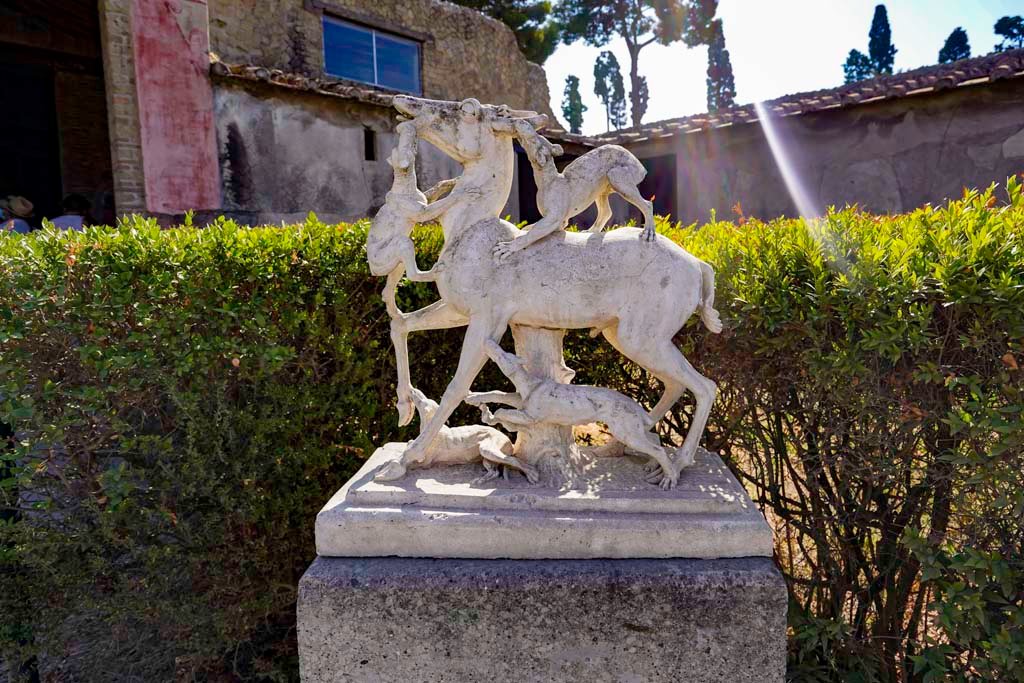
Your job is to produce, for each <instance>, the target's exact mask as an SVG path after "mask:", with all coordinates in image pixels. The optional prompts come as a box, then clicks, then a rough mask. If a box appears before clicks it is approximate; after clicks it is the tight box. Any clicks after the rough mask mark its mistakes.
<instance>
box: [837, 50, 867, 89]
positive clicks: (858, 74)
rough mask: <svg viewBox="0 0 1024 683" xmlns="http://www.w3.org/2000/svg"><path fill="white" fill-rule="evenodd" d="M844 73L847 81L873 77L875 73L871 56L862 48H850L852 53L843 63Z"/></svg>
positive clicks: (852, 81)
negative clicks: (862, 50) (861, 49)
mask: <svg viewBox="0 0 1024 683" xmlns="http://www.w3.org/2000/svg"><path fill="white" fill-rule="evenodd" d="M843 74H844V75H845V77H846V78H845V82H846V83H856V82H857V81H863V80H864V79H866V78H871V77H872V76H873V75H874V69H873V68H872V66H871V58H870V57H868V56H867V55H866V54H864V53H863V52H861V51H860V50H850V54H849V55H848V56H847V57H846V63H845V64H843Z"/></svg>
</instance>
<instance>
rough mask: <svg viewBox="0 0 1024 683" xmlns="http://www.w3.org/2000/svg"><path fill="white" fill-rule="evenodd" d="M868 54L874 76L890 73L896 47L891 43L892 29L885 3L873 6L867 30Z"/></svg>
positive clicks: (894, 59)
mask: <svg viewBox="0 0 1024 683" xmlns="http://www.w3.org/2000/svg"><path fill="white" fill-rule="evenodd" d="M868 56H869V57H871V66H872V67H873V68H874V71H875V75H876V76H878V75H880V74H891V73H892V67H893V63H895V61H896V47H895V46H894V45H893V44H892V29H890V28H889V13H888V12H886V10H885V5H877V6H876V7H875V16H874V18H873V19H872V20H871V31H869V32H868Z"/></svg>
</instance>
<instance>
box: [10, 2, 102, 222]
mask: <svg viewBox="0 0 1024 683" xmlns="http://www.w3.org/2000/svg"><path fill="white" fill-rule="evenodd" d="M0 78H2V79H3V80H2V81H0V82H2V83H3V84H4V101H3V104H2V105H0V195H2V196H7V195H12V194H13V195H19V196H23V197H25V198H26V199H28V200H29V201H30V202H32V204H33V205H34V207H35V211H34V213H35V217H34V218H33V219H31V220H30V221H29V223H31V224H34V225H35V226H36V227H38V226H39V225H40V223H41V221H42V219H43V218H54V217H56V216H58V215H60V214H61V203H62V200H63V198H64V197H65V196H66V195H68V194H71V193H77V194H81V195H83V196H85V198H86V199H88V200H89V202H90V203H91V204H92V211H91V212H90V213H91V216H90V219H91V220H92V221H94V222H109V221H110V220H111V219H112V218H113V210H114V206H113V201H112V200H113V172H112V168H111V162H110V142H109V135H108V128H107V126H108V123H107V103H106V88H105V86H104V80H103V61H102V51H101V47H100V21H99V10H98V8H97V4H96V0H63V1H62V2H50V1H46V0H0Z"/></svg>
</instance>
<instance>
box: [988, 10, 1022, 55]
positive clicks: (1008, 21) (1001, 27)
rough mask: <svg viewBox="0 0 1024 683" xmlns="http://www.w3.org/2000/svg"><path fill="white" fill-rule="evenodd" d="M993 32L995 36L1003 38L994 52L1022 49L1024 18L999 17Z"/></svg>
mask: <svg viewBox="0 0 1024 683" xmlns="http://www.w3.org/2000/svg"><path fill="white" fill-rule="evenodd" d="M994 30H995V32H996V35H997V36H1002V37H1003V41H1002V42H1001V43H999V44H998V45H996V47H995V49H996V52H1002V51H1003V50H1015V49H1017V48H1019V47H1024V17H1020V16H1017V17H1000V19H999V21H997V22H996V25H995V27H994Z"/></svg>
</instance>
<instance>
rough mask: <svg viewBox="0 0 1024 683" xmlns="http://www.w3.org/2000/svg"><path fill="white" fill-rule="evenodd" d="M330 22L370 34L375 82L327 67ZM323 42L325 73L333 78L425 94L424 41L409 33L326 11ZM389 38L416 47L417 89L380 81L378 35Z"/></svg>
mask: <svg viewBox="0 0 1024 683" xmlns="http://www.w3.org/2000/svg"><path fill="white" fill-rule="evenodd" d="M328 22H330V23H332V24H336V25H340V26H344V27H347V28H351V29H356V30H359V31H366V32H368V33H369V34H370V44H371V46H372V47H371V49H372V56H371V59H372V60H373V82H370V81H364V80H362V79H359V78H352V77H350V76H343V75H341V74H337V73H332V72H330V71H328V69H327V30H326V25H327V23H328ZM320 26H321V35H322V44H323V55H324V73H325V74H326V75H328V76H331V77H332V78H341V79H344V80H347V81H352V82H354V83H363V84H365V85H370V86H373V87H374V88H380V89H382V90H389V91H391V92H400V93H408V94H410V95H423V41H422V40H418V39H416V38H413V37H411V36H408V35H402V34H400V33H395V32H393V31H389V30H387V29H383V28H379V27H377V26H374V25H372V24H367V23H363V22H360V21H356V20H353V19H352V18H350V17H346V16H340V15H338V14H335V13H333V12H327V11H324V12H323V14H322V17H321V21H320ZM378 34H380V35H381V36H383V37H385V38H387V39H388V40H392V41H395V42H397V43H404V44H407V45H410V46H412V47H414V48H416V67H415V74H416V85H417V89H416V90H400V89H398V88H393V87H391V86H388V85H384V84H382V83H380V73H379V69H380V67H379V66H378V64H377V35H378Z"/></svg>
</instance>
